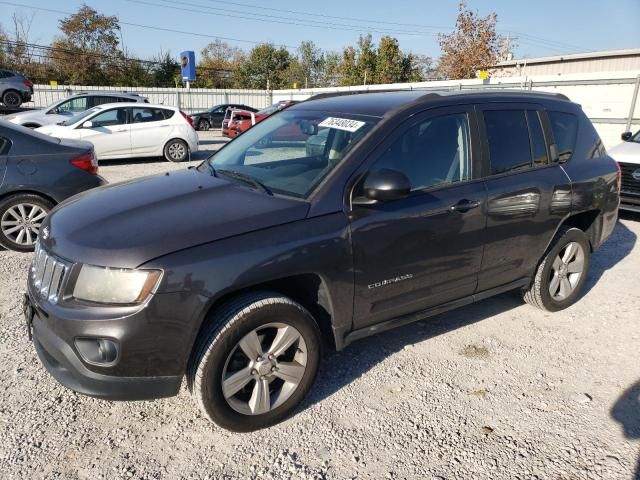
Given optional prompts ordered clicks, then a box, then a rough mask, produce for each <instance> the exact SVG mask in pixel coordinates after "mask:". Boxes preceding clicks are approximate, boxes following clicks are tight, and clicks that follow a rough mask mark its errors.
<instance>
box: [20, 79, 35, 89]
mask: <svg viewBox="0 0 640 480" xmlns="http://www.w3.org/2000/svg"><path fill="white" fill-rule="evenodd" d="M22 83H23V84H24V86H25V87H29V88H33V82H32V81H31V80H23V81H22Z"/></svg>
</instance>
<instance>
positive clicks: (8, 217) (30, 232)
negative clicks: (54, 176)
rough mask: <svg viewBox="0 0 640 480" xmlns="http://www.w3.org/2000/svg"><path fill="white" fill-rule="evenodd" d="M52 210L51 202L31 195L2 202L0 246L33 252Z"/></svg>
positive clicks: (24, 194) (0, 202)
mask: <svg viewBox="0 0 640 480" xmlns="http://www.w3.org/2000/svg"><path fill="white" fill-rule="evenodd" d="M52 208H53V203H51V202H50V201H49V200H46V199H44V198H42V197H40V196H38V195H33V194H30V193H20V194H16V195H11V196H10V197H7V198H5V199H4V200H2V201H0V245H2V246H3V247H4V248H7V249H9V250H14V251H16V252H32V251H33V249H34V247H35V241H36V238H37V236H38V232H39V230H40V226H41V225H42V222H43V221H44V219H45V218H46V216H47V214H48V213H49V212H50V211H51V209H52ZM23 225H24V226H23Z"/></svg>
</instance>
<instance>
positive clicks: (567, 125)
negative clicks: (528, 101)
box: [548, 111, 578, 162]
mask: <svg viewBox="0 0 640 480" xmlns="http://www.w3.org/2000/svg"><path fill="white" fill-rule="evenodd" d="M548 114H549V121H550V122H551V131H552V132H553V139H554V142H555V144H556V148H557V149H558V158H559V160H560V161H563V162H565V161H567V160H569V159H570V158H571V157H572V156H573V152H574V150H575V148H576V138H577V136H578V117H577V116H576V115H574V114H572V113H566V112H554V111H549V112H548Z"/></svg>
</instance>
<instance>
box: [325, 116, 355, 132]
mask: <svg viewBox="0 0 640 480" xmlns="http://www.w3.org/2000/svg"><path fill="white" fill-rule="evenodd" d="M364 125H365V122H360V121H358V120H349V119H348V118H337V117H327V118H325V119H324V120H323V121H322V122H320V123H319V124H318V127H326V128H335V129H336V130H344V131H345V132H351V133H353V132H357V131H358V130H360V129H361V128H362V127H363V126H364Z"/></svg>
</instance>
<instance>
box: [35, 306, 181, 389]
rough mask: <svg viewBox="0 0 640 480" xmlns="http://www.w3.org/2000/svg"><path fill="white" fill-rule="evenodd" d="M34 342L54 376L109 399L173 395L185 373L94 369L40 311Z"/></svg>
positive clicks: (63, 382) (63, 383) (36, 318)
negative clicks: (157, 374)
mask: <svg viewBox="0 0 640 480" xmlns="http://www.w3.org/2000/svg"><path fill="white" fill-rule="evenodd" d="M33 345H34V347H35V349H36V352H37V353H38V357H40V361H41V362H42V364H43V365H44V367H45V368H46V369H47V371H48V372H49V373H50V374H51V376H52V377H53V378H55V379H56V380H57V381H58V382H60V383H61V384H62V385H64V386H65V387H67V388H69V389H71V390H73V391H76V392H78V393H82V394H84V395H90V396H92V397H97V398H102V399H106V400H151V399H154V398H162V397H171V396H174V395H176V394H177V393H178V391H179V390H180V384H181V382H182V376H169V377H115V376H111V375H102V374H99V373H96V372H92V371H91V370H89V369H87V368H86V367H85V366H84V365H83V364H82V362H81V361H80V359H79V358H78V356H77V355H76V354H75V352H74V351H73V349H72V348H71V347H70V346H69V345H68V344H67V343H66V342H64V341H63V340H62V339H61V338H60V337H58V336H57V335H56V334H55V333H54V332H53V331H52V330H50V329H49V328H48V327H47V325H46V323H45V322H44V321H42V319H41V317H40V316H39V315H38V314H36V316H35V317H34V319H33Z"/></svg>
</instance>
